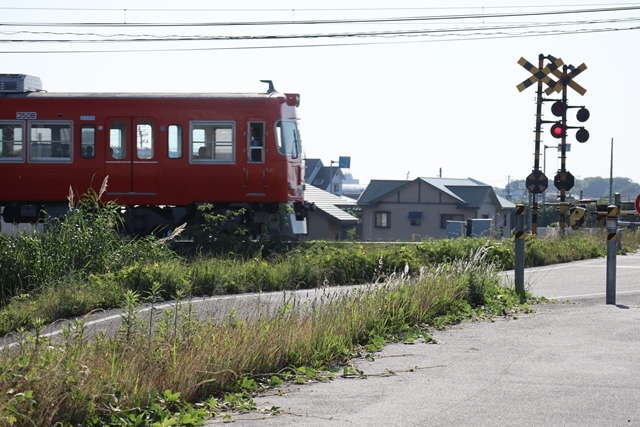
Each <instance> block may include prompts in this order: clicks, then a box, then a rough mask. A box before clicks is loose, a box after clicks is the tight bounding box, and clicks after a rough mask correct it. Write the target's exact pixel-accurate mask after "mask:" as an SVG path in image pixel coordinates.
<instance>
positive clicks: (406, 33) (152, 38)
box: [0, 17, 640, 44]
mask: <svg viewBox="0 0 640 427" xmlns="http://www.w3.org/2000/svg"><path fill="white" fill-rule="evenodd" d="M639 20H640V17H638V18H621V19H603V20H593V21H562V22H551V23H549V22H548V23H529V24H518V25H484V26H476V27H463V28H447V29H416V30H394V31H358V32H348V33H319V34H297V35H296V34H291V35H267V36H265V35H262V36H210V35H206V36H205V35H197V36H196V35H190V36H187V35H149V34H145V35H134V34H111V35H108V36H106V35H101V34H97V33H57V32H35V31H26V32H17V33H27V34H33V35H72V36H93V37H100V39H88V40H87V39H6V40H0V43H100V44H101V43H123V42H175V41H244V40H270V41H273V40H289V39H319V38H353V37H418V36H438V37H446V36H454V35H456V34H457V33H463V32H467V33H469V32H476V33H477V34H482V33H485V32H487V31H499V30H504V31H509V30H525V29H535V28H541V27H542V28H544V27H557V26H563V27H568V26H576V25H602V24H612V23H625V22H636V21H639ZM569 31H570V30H567V31H565V32H569ZM107 37H109V38H115V37H119V38H115V39H106V40H105V39H103V38H107Z"/></svg>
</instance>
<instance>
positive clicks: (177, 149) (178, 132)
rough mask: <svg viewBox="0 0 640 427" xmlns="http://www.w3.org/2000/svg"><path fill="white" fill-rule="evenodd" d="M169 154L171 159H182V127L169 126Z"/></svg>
mask: <svg viewBox="0 0 640 427" xmlns="http://www.w3.org/2000/svg"><path fill="white" fill-rule="evenodd" d="M167 153H168V155H169V158H170V159H181V158H182V126H180V125H169V131H168V132H167Z"/></svg>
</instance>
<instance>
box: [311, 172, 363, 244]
mask: <svg viewBox="0 0 640 427" xmlns="http://www.w3.org/2000/svg"><path fill="white" fill-rule="evenodd" d="M304 199H305V200H306V201H307V202H310V203H312V204H313V206H314V209H313V210H312V211H311V212H309V215H308V217H307V234H306V235H305V236H301V239H303V240H342V239H344V238H345V237H346V233H347V231H348V230H349V229H351V228H354V227H355V226H356V224H357V223H358V218H356V217H355V216H353V215H352V214H351V213H349V212H353V211H354V210H356V209H358V206H357V204H356V201H355V200H354V199H351V198H349V197H345V196H337V195H335V194H331V193H329V192H327V191H324V190H322V189H320V188H318V187H315V186H313V185H309V184H306V186H305V190H304Z"/></svg>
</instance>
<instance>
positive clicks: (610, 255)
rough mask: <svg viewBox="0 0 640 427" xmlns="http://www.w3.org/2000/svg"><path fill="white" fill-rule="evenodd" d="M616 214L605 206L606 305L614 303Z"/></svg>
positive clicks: (615, 210)
mask: <svg viewBox="0 0 640 427" xmlns="http://www.w3.org/2000/svg"><path fill="white" fill-rule="evenodd" d="M618 212H619V209H618V207H617V206H616V205H609V206H607V304H615V303H616V252H617V250H618V243H617V241H618Z"/></svg>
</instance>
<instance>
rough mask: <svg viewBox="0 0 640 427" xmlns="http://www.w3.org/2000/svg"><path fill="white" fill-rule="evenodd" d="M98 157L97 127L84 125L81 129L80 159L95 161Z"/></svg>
mask: <svg viewBox="0 0 640 427" xmlns="http://www.w3.org/2000/svg"><path fill="white" fill-rule="evenodd" d="M95 155H96V127H95V126H94V125H82V126H81V127H80V157H82V158H83V159H93V158H94V157H95Z"/></svg>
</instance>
